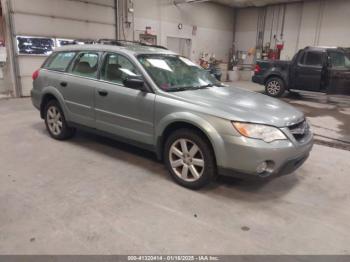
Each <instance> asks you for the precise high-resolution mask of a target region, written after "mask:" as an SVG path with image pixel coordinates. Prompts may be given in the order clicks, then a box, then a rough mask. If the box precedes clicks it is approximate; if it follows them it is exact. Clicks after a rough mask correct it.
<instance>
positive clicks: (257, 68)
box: [254, 64, 261, 74]
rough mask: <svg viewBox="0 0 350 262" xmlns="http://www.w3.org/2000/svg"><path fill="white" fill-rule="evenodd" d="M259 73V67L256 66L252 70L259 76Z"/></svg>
mask: <svg viewBox="0 0 350 262" xmlns="http://www.w3.org/2000/svg"><path fill="white" fill-rule="evenodd" d="M260 72H261V67H260V66H259V65H258V64H256V65H255V68H254V73H255V74H259V73H260Z"/></svg>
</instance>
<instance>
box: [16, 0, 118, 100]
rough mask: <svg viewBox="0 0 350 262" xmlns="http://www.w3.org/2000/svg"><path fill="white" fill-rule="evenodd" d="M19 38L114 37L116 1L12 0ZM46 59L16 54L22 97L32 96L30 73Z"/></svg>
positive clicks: (33, 55)
mask: <svg viewBox="0 0 350 262" xmlns="http://www.w3.org/2000/svg"><path fill="white" fill-rule="evenodd" d="M11 8H12V21H13V30H14V34H15V35H16V36H34V37H47V38H63V39H99V38H115V31H116V30H115V12H114V1H113V0H88V1H86V0H84V1H80V0H31V1H28V0H11ZM44 59H45V56H42V55H41V56H40V55H35V54H24V55H23V54H19V55H17V62H18V71H19V72H18V74H19V82H20V84H21V90H22V91H21V95H22V96H29V95H30V89H31V88H32V80H31V74H32V73H33V71H35V70H36V69H37V68H38V67H40V65H41V64H42V63H43V61H44Z"/></svg>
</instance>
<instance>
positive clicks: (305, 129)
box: [288, 120, 310, 141]
mask: <svg viewBox="0 0 350 262" xmlns="http://www.w3.org/2000/svg"><path fill="white" fill-rule="evenodd" d="M288 128H289V131H290V133H291V134H292V135H293V136H294V138H295V140H297V141H300V140H302V139H303V138H304V137H305V136H307V135H308V133H309V132H310V127H309V124H308V123H307V121H306V120H303V121H301V122H299V123H297V124H294V125H291V126H289V127H288Z"/></svg>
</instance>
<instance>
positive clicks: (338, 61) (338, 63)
mask: <svg viewBox="0 0 350 262" xmlns="http://www.w3.org/2000/svg"><path fill="white" fill-rule="evenodd" d="M329 61H330V64H331V66H332V67H336V68H344V67H346V68H349V67H350V59H349V57H348V56H346V55H345V54H344V53H341V52H330V53H329Z"/></svg>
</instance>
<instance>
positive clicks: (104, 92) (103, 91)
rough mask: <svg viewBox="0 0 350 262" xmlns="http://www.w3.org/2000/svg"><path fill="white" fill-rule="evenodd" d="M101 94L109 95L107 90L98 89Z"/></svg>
mask: <svg viewBox="0 0 350 262" xmlns="http://www.w3.org/2000/svg"><path fill="white" fill-rule="evenodd" d="M97 92H98V94H99V95H100V96H107V95H108V92H107V91H106V90H98V91H97Z"/></svg>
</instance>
